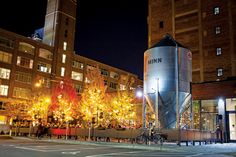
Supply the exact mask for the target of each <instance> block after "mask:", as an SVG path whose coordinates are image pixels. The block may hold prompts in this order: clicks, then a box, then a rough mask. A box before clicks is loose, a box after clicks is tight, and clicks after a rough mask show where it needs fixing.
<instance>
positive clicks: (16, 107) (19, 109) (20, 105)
mask: <svg viewBox="0 0 236 157" xmlns="http://www.w3.org/2000/svg"><path fill="white" fill-rule="evenodd" d="M29 108H30V104H29V103H28V101H27V100H12V101H11V102H8V103H6V106H5V109H6V114H7V116H8V117H10V118H12V119H24V118H28V117H27V112H26V111H27V110H28V109H29Z"/></svg>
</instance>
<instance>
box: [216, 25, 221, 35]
mask: <svg viewBox="0 0 236 157" xmlns="http://www.w3.org/2000/svg"><path fill="white" fill-rule="evenodd" d="M215 33H216V34H220V33H221V28H220V26H216V27H215Z"/></svg>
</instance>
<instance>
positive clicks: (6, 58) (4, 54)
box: [0, 50, 12, 63]
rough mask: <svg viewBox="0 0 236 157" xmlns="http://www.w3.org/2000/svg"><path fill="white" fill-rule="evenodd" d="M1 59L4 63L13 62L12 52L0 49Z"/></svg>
mask: <svg viewBox="0 0 236 157" xmlns="http://www.w3.org/2000/svg"><path fill="white" fill-rule="evenodd" d="M0 61H1V62H4V63H11V61H12V54H10V53H7V52H3V51H1V50H0Z"/></svg>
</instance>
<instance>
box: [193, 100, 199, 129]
mask: <svg viewBox="0 0 236 157" xmlns="http://www.w3.org/2000/svg"><path fill="white" fill-rule="evenodd" d="M193 125H194V129H200V104H199V102H198V101H193Z"/></svg>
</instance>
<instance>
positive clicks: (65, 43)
mask: <svg viewBox="0 0 236 157" xmlns="http://www.w3.org/2000/svg"><path fill="white" fill-rule="evenodd" d="M66 48H67V42H64V43H63V50H64V51H66Z"/></svg>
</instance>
